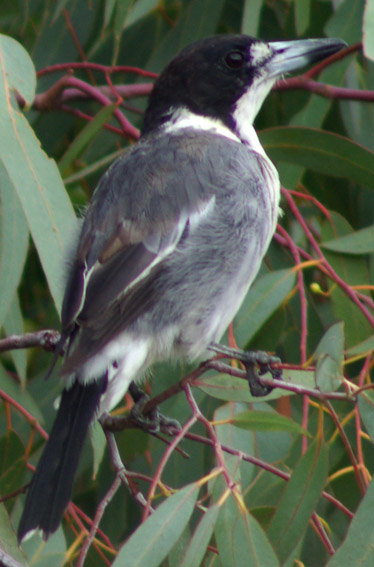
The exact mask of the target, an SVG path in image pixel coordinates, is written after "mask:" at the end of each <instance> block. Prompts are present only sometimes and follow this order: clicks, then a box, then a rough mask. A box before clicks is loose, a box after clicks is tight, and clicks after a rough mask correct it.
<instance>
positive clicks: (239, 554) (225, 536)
mask: <svg viewBox="0 0 374 567" xmlns="http://www.w3.org/2000/svg"><path fill="white" fill-rule="evenodd" d="M215 538H216V542H217V547H218V552H219V556H220V559H221V561H222V564H223V565H225V566H226V565H229V566H230V567H248V566H249V565H250V566H251V567H277V566H278V565H279V561H278V559H277V556H276V555H275V553H274V550H273V548H272V547H271V545H270V543H269V540H268V538H267V536H266V534H265V533H264V531H263V529H262V528H261V527H260V525H259V524H258V523H257V521H256V520H255V519H254V518H253V517H252V516H251V515H250V514H249V513H248V512H247V511H245V510H241V509H239V507H238V505H237V503H236V501H235V499H234V497H233V496H232V495H230V496H229V497H228V498H227V499H226V501H225V503H224V504H223V506H222V508H221V511H220V513H219V515H218V518H217V521H216V528H215Z"/></svg>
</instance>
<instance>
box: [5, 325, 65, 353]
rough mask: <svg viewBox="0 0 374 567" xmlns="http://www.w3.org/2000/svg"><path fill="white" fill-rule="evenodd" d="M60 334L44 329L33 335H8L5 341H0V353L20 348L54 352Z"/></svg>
mask: <svg viewBox="0 0 374 567" xmlns="http://www.w3.org/2000/svg"><path fill="white" fill-rule="evenodd" d="M59 340H60V333H59V332H58V331H55V330H53V329H44V330H43V331H36V332H35V333H25V334H24V335H10V336H9V337H6V338H5V339H0V352H6V351H8V350H15V349H20V348H34V347H41V348H43V349H44V350H46V351H49V352H51V351H54V350H55V348H56V345H57V343H58V341H59Z"/></svg>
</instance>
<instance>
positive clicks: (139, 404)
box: [129, 382, 181, 435]
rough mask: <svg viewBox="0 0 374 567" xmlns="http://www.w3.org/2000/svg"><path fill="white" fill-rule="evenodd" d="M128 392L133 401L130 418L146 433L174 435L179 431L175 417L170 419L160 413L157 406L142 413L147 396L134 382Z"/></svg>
mask: <svg viewBox="0 0 374 567" xmlns="http://www.w3.org/2000/svg"><path fill="white" fill-rule="evenodd" d="M129 393H130V395H131V397H132V399H133V400H134V402H135V405H134V407H133V408H132V410H131V419H133V420H134V421H135V422H136V423H137V424H138V425H139V427H140V429H142V430H143V431H146V432H148V433H158V432H159V431H161V433H165V434H167V435H175V434H176V433H177V432H178V431H180V429H181V426H180V423H179V422H178V421H177V420H176V419H172V418H170V417H167V416H165V415H163V414H162V413H160V411H159V409H158V407H157V406H156V407H155V408H153V409H152V410H151V411H150V412H149V413H147V414H146V415H144V413H143V410H144V407H145V405H146V404H147V402H148V401H149V396H148V395H147V394H145V393H144V392H143V390H141V389H140V388H139V387H138V386H137V385H136V384H135V382H131V384H130V387H129Z"/></svg>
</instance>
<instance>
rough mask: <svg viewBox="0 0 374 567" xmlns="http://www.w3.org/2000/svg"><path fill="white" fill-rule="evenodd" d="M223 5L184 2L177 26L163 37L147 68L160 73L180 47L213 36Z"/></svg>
mask: <svg viewBox="0 0 374 567" xmlns="http://www.w3.org/2000/svg"><path fill="white" fill-rule="evenodd" d="M223 5H224V1H223V0H205V1H204V2H201V0H191V1H190V2H188V3H187V2H185V3H184V4H183V12H182V14H181V16H180V18H179V20H178V23H177V25H176V26H175V27H174V28H173V29H172V30H171V31H170V32H169V33H168V34H167V35H166V36H165V38H164V40H163V41H162V42H161V44H160V46H159V48H158V49H157V50H156V52H155V53H154V54H153V55H152V57H151V59H150V61H149V63H148V68H149V69H150V70H152V71H155V72H159V71H161V69H162V68H163V67H164V66H165V65H166V64H167V63H168V62H169V61H170V59H171V58H172V57H174V55H175V54H176V53H177V52H178V51H180V49H182V47H185V46H186V45H188V44H189V43H191V42H193V41H196V40H198V39H201V38H203V37H206V36H208V35H212V34H214V33H215V31H216V29H217V25H218V22H219V17H220V13H221V10H222V8H223Z"/></svg>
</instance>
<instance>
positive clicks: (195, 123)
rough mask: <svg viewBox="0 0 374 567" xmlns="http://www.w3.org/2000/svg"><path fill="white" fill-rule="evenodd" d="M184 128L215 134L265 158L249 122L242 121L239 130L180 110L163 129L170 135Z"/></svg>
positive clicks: (209, 118) (207, 117) (174, 113)
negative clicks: (245, 146)
mask: <svg viewBox="0 0 374 567" xmlns="http://www.w3.org/2000/svg"><path fill="white" fill-rule="evenodd" d="M183 128H192V129H194V130H204V131H210V132H214V133H215V134H219V135H220V136H225V137H226V138H229V139H230V140H234V141H235V142H239V143H242V144H245V145H247V146H249V147H250V148H251V149H253V150H254V151H256V152H257V153H259V154H261V155H263V156H265V152H264V149H263V147H262V146H261V144H260V141H259V139H258V137H257V134H256V131H255V129H254V127H253V125H252V124H251V123H250V122H249V121H242V122H241V123H240V128H238V127H237V126H236V124H235V127H234V128H229V127H228V126H227V125H226V124H224V122H222V121H221V120H219V119H218V118H213V117H210V116H202V115H199V114H196V113H194V112H191V111H190V110H188V109H187V108H178V109H176V110H175V111H174V112H172V113H171V116H170V118H169V119H168V121H167V122H165V124H164V125H163V129H164V132H167V133H168V132H175V131H177V130H180V129H183Z"/></svg>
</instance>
